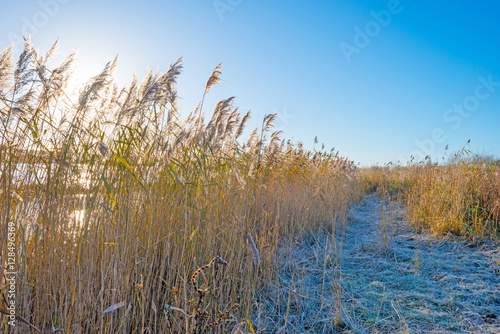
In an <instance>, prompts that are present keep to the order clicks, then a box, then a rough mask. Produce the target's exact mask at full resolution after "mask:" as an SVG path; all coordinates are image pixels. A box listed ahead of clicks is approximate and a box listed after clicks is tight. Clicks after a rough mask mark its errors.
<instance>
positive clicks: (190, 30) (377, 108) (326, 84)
mask: <svg viewBox="0 0 500 334" xmlns="http://www.w3.org/2000/svg"><path fill="white" fill-rule="evenodd" d="M499 10H500V4H496V3H494V2H493V1H484V2H472V1H460V2H457V1H439V2H436V1H423V0H422V1H418V0H413V1H410V0H401V1H396V0H391V1H310V2H305V1H290V0H289V1H260V0H259V1H258V0H252V1H250V0H220V1H219V0H216V1H213V0H203V1H201V0H194V1H187V0H170V1H169V0H166V1H160V0H157V1H142V2H139V1H97V0H40V1H26V0H24V1H17V2H14V1H10V2H8V3H5V4H4V5H3V10H2V13H1V14H0V18H1V19H0V48H1V49H4V48H6V47H7V46H9V45H10V44H11V42H12V41H14V40H16V39H19V38H20V36H22V35H23V34H26V33H29V34H31V37H32V41H33V43H34V45H35V46H36V47H37V48H40V49H41V50H42V51H46V50H47V49H48V48H49V46H50V45H51V44H52V43H53V42H54V41H55V40H56V39H57V38H58V37H61V48H60V52H59V54H60V56H61V58H62V57H63V56H65V55H67V54H68V53H69V52H70V51H71V49H73V48H78V49H79V58H80V63H79V64H80V69H79V72H78V76H79V77H80V78H86V77H90V76H92V75H95V74H97V73H98V72H99V71H100V70H101V68H102V67H103V66H104V64H105V63H106V62H107V61H109V60H112V59H113V58H114V56H115V55H116V54H119V59H120V66H119V69H118V71H117V73H116V77H117V80H119V81H121V82H127V81H129V80H130V78H131V75H132V73H133V72H134V73H136V74H137V75H138V76H139V77H141V76H143V75H145V74H146V73H147V72H148V71H149V69H151V68H153V69H155V70H166V69H167V68H168V65H169V64H170V63H171V62H173V61H175V60H176V59H177V58H178V57H180V56H183V59H184V66H185V68H184V73H183V75H182V76H181V78H180V81H179V93H180V95H181V97H182V98H183V101H182V102H181V107H182V109H183V111H184V112H185V113H186V114H187V113H188V112H189V111H191V110H192V109H193V108H194V107H195V106H196V105H197V103H198V101H199V100H200V99H201V95H202V93H203V88H204V84H205V82H206V79H207V78H208V76H209V75H210V73H211V72H212V70H213V68H214V67H215V66H216V65H217V64H218V63H219V62H222V63H223V79H224V80H225V83H223V84H222V85H220V86H219V87H217V88H216V89H214V91H213V92H212V93H211V95H210V96H209V98H208V100H207V104H206V106H207V105H214V104H215V102H216V101H218V100H220V99H222V98H227V97H229V96H236V98H237V99H236V104H237V105H239V106H240V107H241V110H244V111H246V110H248V109H252V115H253V121H252V122H251V123H250V125H249V126H250V127H251V128H254V127H257V126H259V124H260V123H261V120H262V118H263V117H264V115H265V114H269V113H279V116H278V122H277V124H276V126H277V127H278V128H279V129H280V130H282V131H283V132H284V134H283V138H286V139H292V140H294V141H302V142H304V144H305V146H306V147H308V148H313V141H314V137H315V136H317V137H318V140H319V142H320V143H322V142H323V143H325V145H326V146H327V147H328V148H330V147H335V148H336V149H338V150H340V153H341V154H342V155H346V156H348V157H350V158H351V159H353V160H355V161H357V162H360V163H361V164H363V165H370V164H375V163H377V162H378V163H381V164H383V163H387V162H389V161H393V162H396V161H398V160H400V161H402V162H406V161H407V160H408V157H409V156H410V154H414V155H416V156H417V157H419V158H422V157H424V156H425V155H428V154H429V155H431V157H433V159H434V160H437V159H438V158H439V157H441V156H442V155H443V154H444V153H445V150H444V149H445V146H446V145H449V147H450V151H456V150H460V149H461V148H462V147H463V146H464V145H465V144H466V142H467V140H469V139H471V144H470V149H472V150H473V151H475V152H478V153H486V154H492V155H496V156H499V155H500V131H498V128H499V126H500V110H499V107H500V62H499V61H498V59H500V43H499V42H500V23H499V21H498V13H499ZM389 15H390V19H389ZM16 46H17V48H16V49H17V50H18V52H19V51H20V49H21V47H22V46H21V45H19V43H17V44H16ZM346 50H347V51H346ZM206 110H207V109H206ZM249 129H250V128H249ZM448 153H449V151H448Z"/></svg>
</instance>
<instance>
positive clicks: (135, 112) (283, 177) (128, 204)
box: [0, 40, 361, 333]
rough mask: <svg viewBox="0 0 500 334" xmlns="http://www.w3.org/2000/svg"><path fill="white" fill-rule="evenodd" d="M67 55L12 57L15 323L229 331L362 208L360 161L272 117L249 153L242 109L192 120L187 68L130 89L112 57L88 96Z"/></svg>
mask: <svg viewBox="0 0 500 334" xmlns="http://www.w3.org/2000/svg"><path fill="white" fill-rule="evenodd" d="M56 49H57V43H56V44H55V45H54V47H53V48H52V49H51V50H50V51H49V52H48V53H47V54H46V55H42V54H41V53H39V52H38V51H36V50H35V49H34V48H33V46H32V45H31V42H30V41H29V40H27V41H26V47H25V51H24V52H23V53H22V55H21V56H20V59H19V61H18V62H17V64H14V62H13V49H12V48H8V49H6V50H5V51H4V52H3V53H2V54H1V56H0V105H1V107H0V113H1V124H0V126H1V134H2V135H1V143H0V159H1V163H0V169H1V175H0V187H1V194H0V202H1V207H0V217H1V224H2V225H1V226H2V233H1V234H0V244H1V245H4V246H3V247H2V253H1V261H2V263H5V261H6V256H7V255H6V248H5V245H6V237H7V235H6V231H7V224H8V222H15V224H16V226H17V235H16V256H17V262H18V266H17V270H18V274H17V277H16V284H17V310H16V312H17V313H18V315H19V316H22V317H23V318H25V319H26V320H28V321H29V322H31V323H32V324H33V325H35V326H36V327H38V328H39V329H41V330H42V331H43V332H52V331H59V332H67V333H96V332H101V333H129V332H144V333H160V332H161V333H164V332H172V333H180V332H182V333H189V332H203V331H207V330H209V331H213V332H222V331H225V330H228V329H231V327H232V326H233V324H234V323H235V322H239V321H241V320H242V319H245V316H249V314H250V311H251V308H252V305H253V303H254V295H255V293H256V291H257V289H259V288H260V287H261V286H262V285H265V284H268V283H269V282H270V281H272V280H273V279H274V278H275V277H276V269H275V266H274V265H275V262H274V261H275V258H274V255H275V253H276V250H277V246H278V244H279V243H280V242H281V241H282V240H283V239H284V238H285V239H286V238H289V237H291V236H296V235H300V233H302V232H303V231H307V230H311V229H314V228H315V227H316V226H318V225H320V224H322V223H325V222H329V221H332V220H335V219H337V215H338V214H342V212H345V208H346V206H347V204H348V203H349V202H351V201H353V200H356V199H358V198H359V197H360V194H361V188H360V186H359V183H358V182H357V180H356V177H355V173H356V171H355V168H354V166H353V164H352V162H350V161H349V160H347V159H345V158H341V157H339V156H338V154H334V153H332V152H328V153H326V152H308V151H305V150H304V149H303V148H302V146H301V145H300V144H299V145H294V144H292V143H287V142H285V141H282V140H280V139H279V133H278V132H272V124H273V121H274V119H275V117H276V116H275V115H268V116H266V117H265V119H264V121H263V124H262V128H261V129H260V130H257V129H256V130H254V131H253V132H251V133H250V134H249V136H248V138H247V139H246V140H242V139H241V136H242V133H243V131H244V129H245V124H246V122H247V121H248V118H249V113H247V114H245V115H241V114H240V113H239V112H238V109H237V108H235V107H234V106H233V98H229V99H226V100H222V101H220V102H219V103H217V105H216V106H215V108H214V112H213V114H212V116H211V118H210V119H209V120H208V121H205V119H204V109H203V103H201V104H200V106H199V107H198V108H197V110H195V111H193V112H192V113H191V114H190V115H189V116H187V117H185V119H183V118H182V117H181V115H180V113H179V112H178V106H177V103H176V102H177V99H178V98H177V92H176V86H175V83H176V79H177V77H178V75H179V74H180V72H181V69H182V65H181V60H179V61H177V62H175V63H173V64H171V66H170V67H169V69H168V70H167V71H166V72H165V73H156V74H155V73H150V74H148V75H147V76H146V77H145V78H144V79H143V80H142V82H140V83H139V82H138V81H137V80H135V79H134V81H133V82H132V83H131V84H130V85H128V86H125V87H122V88H120V87H118V86H117V85H116V84H115V83H114V81H113V79H112V73H113V70H114V68H115V67H116V65H117V62H116V60H115V61H113V62H111V63H109V64H107V65H106V67H105V68H104V70H103V71H102V72H101V73H100V74H99V75H97V76H95V77H94V78H92V79H91V80H90V82H89V83H88V84H87V85H86V86H84V87H82V89H81V90H80V94H79V95H78V96H76V97H75V96H72V95H69V94H67V93H66V91H67V87H68V82H69V79H70V77H71V71H72V68H73V66H74V65H73V63H74V61H75V53H73V54H71V55H70V56H69V57H68V58H67V59H66V60H65V61H63V63H62V64H60V65H59V66H57V67H54V68H52V69H49V67H48V65H47V64H48V62H49V61H50V59H51V58H52V57H53V55H54V53H55V51H56ZM220 75H221V73H220V66H218V67H217V68H216V69H215V70H214V72H213V74H212V75H211V76H210V78H209V80H208V81H207V85H206V87H205V91H204V94H203V98H202V101H203V100H204V98H205V94H207V93H208V92H209V91H210V90H211V88H212V87H213V86H214V85H215V84H217V83H219V82H220V81H221V79H220ZM20 170H23V171H22V172H20ZM250 236H251V237H250ZM250 239H253V241H254V243H255V247H253V245H252V243H253V242H251V241H249V240H250ZM255 251H258V252H259V253H258V254H257V253H256V252H255ZM216 256H219V259H220V260H214V261H212V262H211V260H212V259H217V258H216ZM208 263H210V266H206V264H208ZM224 263H227V265H223V264H224ZM198 268H203V270H201V271H196V269H198ZM0 271H1V273H0V275H1V277H2V285H4V284H5V281H4V278H5V277H4V273H5V268H4V266H2V268H1V269H0ZM195 271H196V274H195V275H194V273H195ZM3 302H5V294H3V300H2V302H0V303H3ZM0 328H1V330H2V331H5V330H7V324H6V323H5V322H3V323H2V324H0ZM17 328H18V332H19V333H21V332H24V331H26V330H27V327H24V325H22V324H18V326H17Z"/></svg>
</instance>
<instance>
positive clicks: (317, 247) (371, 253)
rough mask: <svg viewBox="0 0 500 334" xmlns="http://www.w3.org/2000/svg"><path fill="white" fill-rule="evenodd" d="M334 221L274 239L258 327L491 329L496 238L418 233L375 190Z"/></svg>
mask: <svg viewBox="0 0 500 334" xmlns="http://www.w3.org/2000/svg"><path fill="white" fill-rule="evenodd" d="M335 229H336V232H335V233H334V235H335V238H334V239H333V240H332V238H331V235H332V234H331V228H330V231H327V230H324V231H320V232H316V233H314V235H309V236H307V237H304V238H302V239H300V240H296V242H295V243H294V244H293V245H288V246H286V247H283V249H282V252H281V254H280V256H279V259H278V263H277V265H278V266H279V267H280V275H279V276H280V277H279V281H277V282H275V283H274V284H272V285H271V286H270V287H269V290H268V291H267V293H266V296H267V297H262V298H261V299H260V302H259V303H257V304H256V308H255V314H256V317H255V321H256V322H257V323H258V327H259V329H260V330H261V331H262V332H273V333H276V332H280V333H306V332H309V333H337V332H344V333H500V247H499V243H493V242H488V243H487V242H482V243H473V244H471V243H467V242H466V241H463V240H459V239H456V238H452V237H448V238H443V237H432V236H428V235H425V234H418V233H417V232H416V231H415V230H414V229H412V228H411V227H410V226H409V225H408V224H407V223H406V222H405V221H404V219H403V210H402V208H401V207H399V206H397V204H395V203H387V202H384V201H382V200H381V199H379V198H378V197H376V196H374V195H371V196H367V197H366V198H365V199H364V201H363V202H361V203H360V204H357V205H355V206H353V207H352V208H351V209H350V210H349V212H348V214H347V221H346V224H345V226H336V227H335ZM263 295H264V294H263ZM264 309H266V311H267V312H265V313H266V314H276V317H274V318H272V317H269V316H267V317H264V316H263V314H264V313H263V312H262V311H263V310H264Z"/></svg>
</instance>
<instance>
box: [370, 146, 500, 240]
mask: <svg viewBox="0 0 500 334" xmlns="http://www.w3.org/2000/svg"><path fill="white" fill-rule="evenodd" d="M362 173H363V184H364V187H365V189H366V190H367V191H378V193H379V194H382V195H392V196H393V197H398V198H399V199H400V201H401V203H403V204H404V205H405V209H406V214H407V216H408V218H409V219H410V220H411V221H412V222H413V223H414V224H415V225H416V226H418V227H421V228H425V229H426V230H429V231H431V232H432V233H435V234H446V233H453V234H456V235H462V236H467V237H494V238H496V237H498V233H499V232H500V224H499V219H500V165H499V163H498V161H495V160H493V159H490V158H485V157H480V156H474V155H472V153H471V152H470V151H468V150H466V149H465V148H464V149H463V150H462V152H460V153H459V154H455V156H454V158H453V159H450V161H449V162H448V163H446V164H444V165H437V164H432V163H419V164H414V165H412V166H409V167H390V166H385V167H380V168H371V169H367V170H363V171H362Z"/></svg>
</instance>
